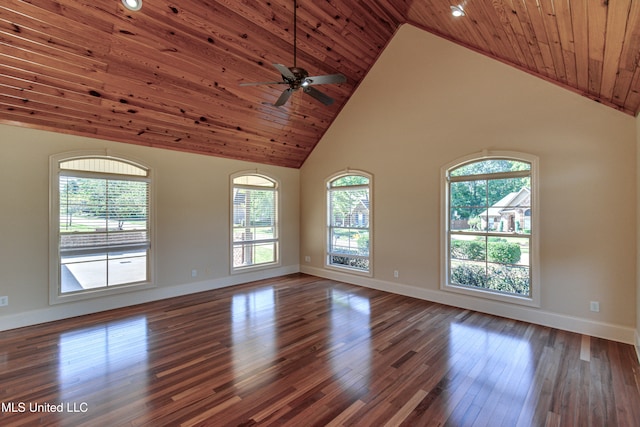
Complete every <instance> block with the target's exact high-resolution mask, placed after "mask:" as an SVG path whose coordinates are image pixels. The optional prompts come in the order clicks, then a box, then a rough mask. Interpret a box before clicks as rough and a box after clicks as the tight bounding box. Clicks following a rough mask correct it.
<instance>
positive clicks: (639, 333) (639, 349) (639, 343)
mask: <svg viewBox="0 0 640 427" xmlns="http://www.w3.org/2000/svg"><path fill="white" fill-rule="evenodd" d="M636 356H638V363H640V330H636Z"/></svg>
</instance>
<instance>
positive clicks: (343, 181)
mask: <svg viewBox="0 0 640 427" xmlns="http://www.w3.org/2000/svg"><path fill="white" fill-rule="evenodd" d="M327 203H328V229H327V233H328V235H327V265H330V266H336V267H344V268H350V269H353V270H357V271H362V272H370V271H371V266H370V261H371V260H370V246H371V241H370V240H371V239H370V233H371V230H370V220H371V211H370V209H371V206H370V178H368V177H366V176H363V175H356V174H349V175H343V176H339V177H338V178H335V179H333V180H330V181H329V182H328V184H327Z"/></svg>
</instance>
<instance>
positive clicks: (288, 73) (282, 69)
mask: <svg viewBox="0 0 640 427" xmlns="http://www.w3.org/2000/svg"><path fill="white" fill-rule="evenodd" d="M273 66H274V67H276V69H277V70H278V71H280V74H282V76H283V77H284V78H286V79H289V80H295V79H296V76H295V75H294V74H293V73H292V72H291V70H290V69H288V68H287V67H285V66H284V65H282V64H273Z"/></svg>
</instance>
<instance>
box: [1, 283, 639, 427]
mask: <svg viewBox="0 0 640 427" xmlns="http://www.w3.org/2000/svg"><path fill="white" fill-rule="evenodd" d="M639 379H640V366H638V361H637V358H636V355H635V351H634V348H633V346H631V345H626V344H622V343H617V342H612V341H607V340H603V339H600V338H594V337H588V336H582V335H579V334H574V333H570V332H566V331H559V330H556V329H552V328H548V327H543V326H537V325H531V324H527V323H524V322H518V321H514V320H509V319H504V318H498V317H495V316H490V315H486V314H482V313H477V312H473V311H471V310H463V309H459V308H455V307H450V306H444V305H440V304H436V303H432V302H428V301H422V300H417V299H412V298H409V297H404V296H400V295H394V294H389V293H385V292H381V291H377V290H372V289H367V288H361V287H357V286H352V285H348V284H345V283H341V282H336V281H332V280H328V279H321V278H318V277H313V276H309V275H305V274H293V275H289V276H284V277H279V278H276V279H270V280H262V281H258V282H253V283H249V284H245V285H240V286H234V287H229V288H223V289H217V290H213V291H208V292H202V293H198V294H193V295H186V296H182V297H178V298H172V299H168V300H163V301H157V302H153V303H149V304H144V305H139V306H134V307H127V308H123V309H119V310H113V311H109V312H104V313H97V314H95V315H89V316H83V317H78V318H74V319H67V320H63V321H58V322H53V323H49V324H43V325H37V326H33V327H28V328H22V329H18V330H12V331H5V332H1V333H0V403H1V404H2V406H1V407H0V409H1V411H0V425H2V426H3V427H4V426H31V425H52V426H91V427H94V426H101V425H110V426H125V425H126V426H154V427H155V426H165V425H166V426H180V425H183V426H252V425H260V426H276V425H277V426H281V425H285V426H296V427H297V426H301V425H304V426H305V427H306V426H334V427H335V426H383V425H388V426H396V425H397V426H411V427H415V426H428V425H433V426H443V425H449V426H462V425H464V426H474V427H489V426H490V427H493V426H508V427H513V426H514V425H522V426H564V425H576V426H600V425H607V426H609V425H620V426H637V425H640V388H639V382H640V380H639ZM38 405H40V406H38ZM58 405H62V406H58ZM58 408H61V410H60V411H58Z"/></svg>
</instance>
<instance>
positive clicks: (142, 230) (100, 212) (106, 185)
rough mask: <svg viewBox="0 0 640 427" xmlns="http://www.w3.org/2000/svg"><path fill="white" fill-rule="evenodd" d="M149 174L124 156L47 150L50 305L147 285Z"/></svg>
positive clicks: (148, 171) (150, 240) (149, 228)
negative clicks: (48, 174)
mask: <svg viewBox="0 0 640 427" xmlns="http://www.w3.org/2000/svg"><path fill="white" fill-rule="evenodd" d="M150 178H151V177H150V170H149V169H148V168H147V167H145V166H143V165H141V164H139V163H137V162H134V161H131V160H128V159H125V158H119V157H114V156H109V155H104V154H100V153H80V154H78V153H69V154H61V155H56V156H52V158H51V196H50V197H51V203H52V206H53V209H52V210H51V214H50V224H51V225H50V230H51V231H50V234H51V238H50V242H51V257H50V259H51V265H50V271H51V280H50V283H51V285H50V298H49V299H50V302H51V303H58V302H63V301H74V300H80V299H87V298H93V297H95V296H100V295H105V294H112V293H118V292H123V291H127V290H131V289H134V288H135V289H138V288H140V287H141V286H151V285H152V278H151V273H152V268H151V261H152V259H151V248H152V245H151V242H152V236H151V230H152V227H151V179H150Z"/></svg>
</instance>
